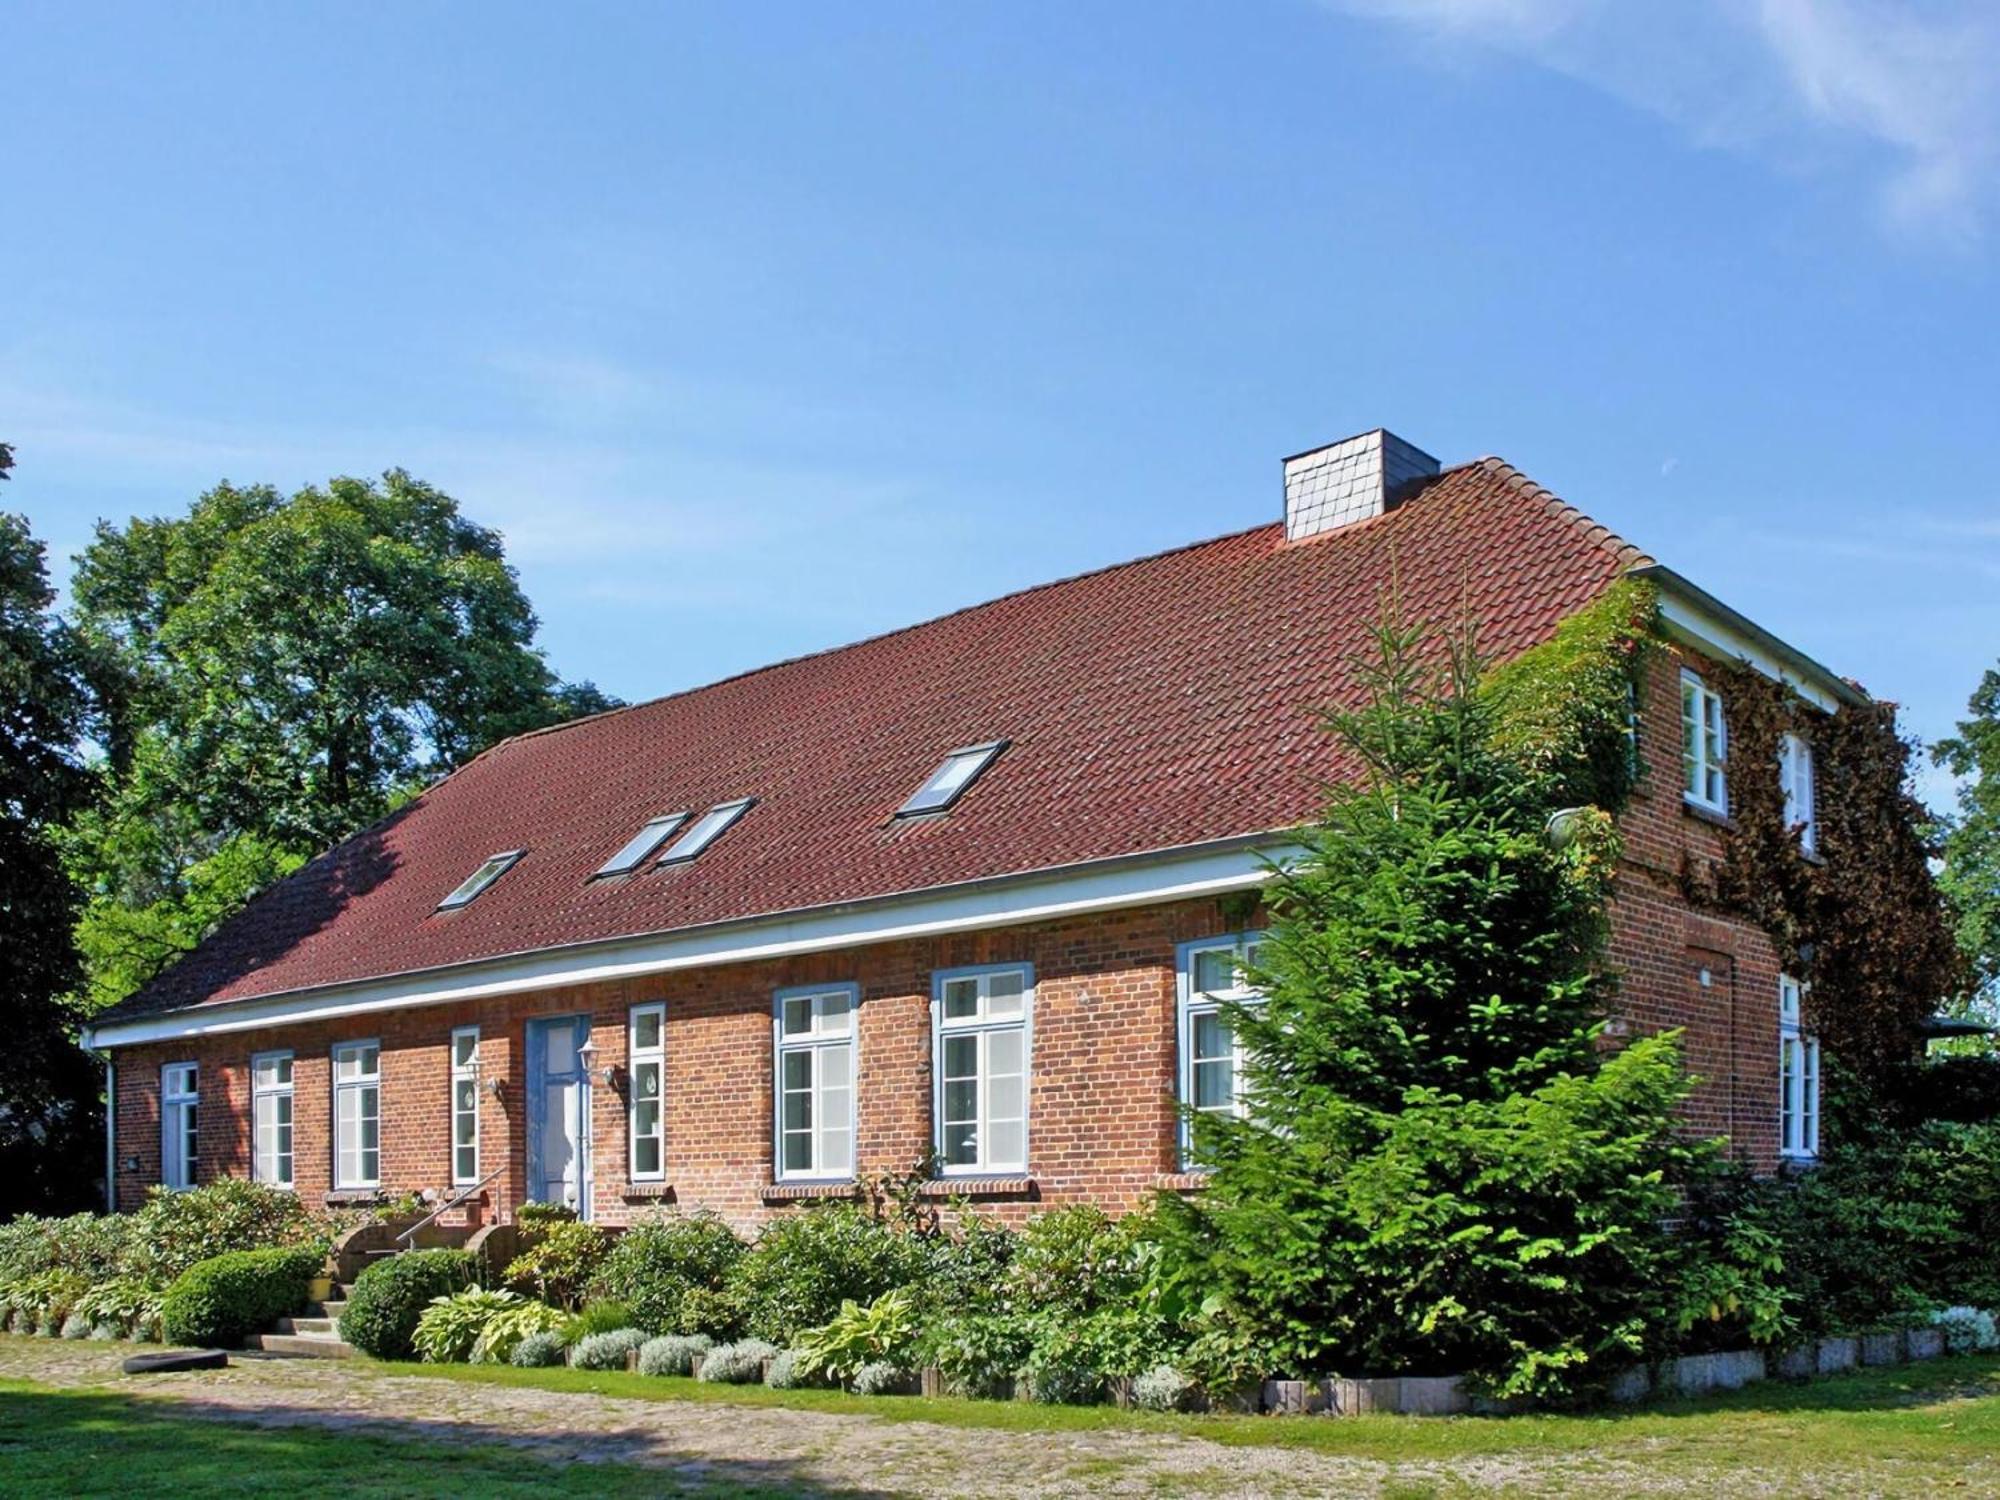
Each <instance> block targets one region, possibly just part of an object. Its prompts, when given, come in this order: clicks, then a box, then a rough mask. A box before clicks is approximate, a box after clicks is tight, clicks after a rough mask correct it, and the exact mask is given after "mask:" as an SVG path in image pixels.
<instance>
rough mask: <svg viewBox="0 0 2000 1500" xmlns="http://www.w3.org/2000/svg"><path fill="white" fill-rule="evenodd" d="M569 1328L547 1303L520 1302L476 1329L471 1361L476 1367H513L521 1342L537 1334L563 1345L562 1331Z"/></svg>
mask: <svg viewBox="0 0 2000 1500" xmlns="http://www.w3.org/2000/svg"><path fill="white" fill-rule="evenodd" d="M568 1326H569V1318H568V1316H567V1315H566V1314H564V1313H562V1312H561V1311H559V1310H558V1309H556V1308H553V1307H550V1306H549V1305H548V1303H546V1302H521V1303H518V1304H516V1305H515V1306H513V1307H507V1308H502V1309H501V1310H500V1311H499V1312H496V1313H495V1314H493V1316H492V1317H490V1318H488V1319H487V1320H486V1326H485V1327H483V1328H481V1329H480V1330H479V1338H478V1340H477V1341H476V1342H475V1343H474V1344H473V1346H472V1362H473V1363H474V1364H475V1365H505V1364H512V1363H513V1359H514V1351H515V1350H516V1349H518V1348H519V1347H520V1346H521V1342H522V1340H524V1339H528V1338H532V1337H534V1336H535V1335H536V1334H543V1333H545V1334H547V1335H549V1337H551V1338H553V1339H554V1340H555V1341H556V1346H557V1348H558V1349H560V1348H561V1346H562V1340H563V1330H564V1329H565V1328H567V1327H568Z"/></svg>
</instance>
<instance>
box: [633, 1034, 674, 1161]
mask: <svg viewBox="0 0 2000 1500" xmlns="http://www.w3.org/2000/svg"><path fill="white" fill-rule="evenodd" d="M640 1016H654V1018H658V1022H660V1040H658V1042H656V1044H654V1046H640V1044H638V1020H640ZM640 1068H658V1080H660V1092H658V1096H656V1098H654V1104H658V1106H660V1110H658V1118H656V1122H654V1126H652V1130H648V1132H640V1128H638V1106H640V1104H644V1102H646V1100H642V1098H640V1084H638V1076H640ZM642 1140H654V1142H658V1146H660V1164H658V1166H652V1168H646V1170H644V1172H642V1170H640V1166H638V1144H640V1142H642ZM626 1172H628V1178H626V1180H628V1182H666V1002H664V1000H648V1002H646V1004H638V1006H632V1010H630V1012H626Z"/></svg>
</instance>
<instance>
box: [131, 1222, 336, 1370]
mask: <svg viewBox="0 0 2000 1500" xmlns="http://www.w3.org/2000/svg"><path fill="white" fill-rule="evenodd" d="M325 1261H326V1255H325V1252H324V1251H323V1250H321V1249H320V1248H319V1247H318V1246H305V1247H300V1246H290V1247H285V1248H277V1249H268V1250H231V1251H227V1252H225V1253H224V1254H221V1255H213V1256H210V1257H209V1258H208V1259H206V1260H201V1261H196V1262H195V1263H194V1264H193V1265H192V1266H189V1267H188V1268H187V1270H185V1271H183V1272H182V1273H181V1274H180V1275H179V1276H178V1277H176V1278H175V1279H174V1283H173V1285H172V1286H170V1287H168V1288H167V1290H166V1294H165V1295H164V1296H163V1297H161V1298H160V1324H161V1328H162V1330H163V1331H164V1333H165V1336H166V1340H167V1342H168V1343H170V1344H196V1345H201V1346H204V1347H216V1346H233V1345H237V1344H240V1343H242V1342H243V1340H244V1339H245V1338H247V1337H248V1336H249V1335H251V1334H253V1333H262V1332H264V1331H265V1330H266V1329H268V1328H270V1326H271V1325H272V1324H273V1323H275V1322H276V1321H277V1320H278V1319H279V1318H283V1317H287V1316H289V1315H290V1314H292V1313H295V1312H297V1311H298V1310H299V1309H300V1308H302V1307H304V1306H305V1304H306V1288H307V1286H308V1285H309V1284H310V1283H311V1281H312V1279H313V1277H315V1276H317V1275H319V1274H320V1268H321V1267H322V1266H323V1265H324V1264H325Z"/></svg>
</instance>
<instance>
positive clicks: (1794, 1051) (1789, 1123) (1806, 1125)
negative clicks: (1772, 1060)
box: [1778, 974, 1819, 1158]
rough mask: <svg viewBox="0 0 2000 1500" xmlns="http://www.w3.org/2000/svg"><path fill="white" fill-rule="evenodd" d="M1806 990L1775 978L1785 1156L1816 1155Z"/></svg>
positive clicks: (1814, 1076) (1815, 1041)
mask: <svg viewBox="0 0 2000 1500" xmlns="http://www.w3.org/2000/svg"><path fill="white" fill-rule="evenodd" d="M1804 998H1805V987H1804V986H1803V985H1801V984H1800V983H1799V982H1798V981H1797V980H1796V979H1793V978H1792V977H1791V976H1790V975H1788V974H1784V975H1780V976H1779V977H1778V1150H1779V1152H1780V1153H1782V1154H1783V1155H1785V1156H1789V1157H1796V1158H1810V1157H1815V1156H1818V1155H1819V1038H1818V1037H1816V1036H1813V1035H1812V1034H1811V1033H1809V1032H1808V1031H1806V1030H1805V1027H1804V1022H1803V1018H1802V1015H1801V1009H1802V1003H1803V1001H1804Z"/></svg>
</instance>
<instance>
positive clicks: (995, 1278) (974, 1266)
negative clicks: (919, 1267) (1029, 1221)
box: [923, 1213, 1021, 1313]
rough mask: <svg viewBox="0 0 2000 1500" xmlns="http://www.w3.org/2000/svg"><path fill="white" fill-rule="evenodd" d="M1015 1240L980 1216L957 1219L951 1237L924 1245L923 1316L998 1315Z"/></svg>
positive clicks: (1009, 1282) (1008, 1279)
mask: <svg viewBox="0 0 2000 1500" xmlns="http://www.w3.org/2000/svg"><path fill="white" fill-rule="evenodd" d="M1020 1238H1021V1237H1020V1236H1019V1235H1018V1234H1016V1233H1015V1232H1014V1231H1013V1230H1011V1229H1009V1228H1008V1227H1007V1226H1006V1225H1004V1224H1001V1223H998V1222H997V1221H995V1220H993V1219H989V1218H986V1217H984V1216H983V1215H980V1214H974V1213H966V1214H963V1215H961V1217H960V1220H959V1228H958V1233H957V1234H956V1235H955V1236H954V1235H942V1234H941V1235H937V1236H935V1237H934V1238H932V1239H931V1240H929V1241H928V1242H927V1243H928V1248H929V1251H930V1265H929V1268H928V1271H927V1273H926V1275H925V1278H924V1279H925V1285H924V1288H923V1291H924V1298H923V1300H924V1303H925V1306H926V1311H927V1312H928V1311H933V1310H934V1311H936V1312H938V1313H951V1312H980V1311H997V1310H998V1309H999V1308H1000V1306H1001V1304H1002V1303H1003V1302H1004V1301H1005V1299H1006V1297H1007V1295H1008V1292H1009V1288H1010V1287H1011V1285H1012V1269H1013V1264H1014V1255H1015V1252H1016V1250H1017V1249H1018V1248H1019V1245H1020Z"/></svg>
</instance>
